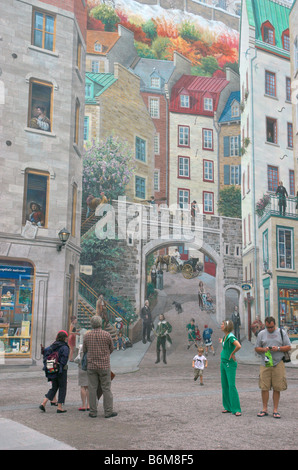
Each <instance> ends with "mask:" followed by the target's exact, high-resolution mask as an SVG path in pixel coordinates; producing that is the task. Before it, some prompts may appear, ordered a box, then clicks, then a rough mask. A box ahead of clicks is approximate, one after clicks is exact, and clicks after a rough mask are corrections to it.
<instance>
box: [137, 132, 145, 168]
mask: <svg viewBox="0 0 298 470" xmlns="http://www.w3.org/2000/svg"><path fill="white" fill-rule="evenodd" d="M136 159H137V160H140V161H141V162H146V141H145V140H144V139H141V138H140V137H136Z"/></svg>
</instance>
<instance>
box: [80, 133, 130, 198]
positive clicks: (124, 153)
mask: <svg viewBox="0 0 298 470" xmlns="http://www.w3.org/2000/svg"><path fill="white" fill-rule="evenodd" d="M134 168H135V165H134V159H133V153H132V151H131V148H130V147H129V145H128V143H127V142H124V141H122V140H121V139H119V138H118V137H113V136H109V137H108V138H107V139H106V140H103V141H100V142H93V143H92V144H90V146H89V148H87V150H86V152H85V155H84V159H83V201H86V198H87V197H88V195H89V194H93V196H95V197H99V195H100V193H101V192H102V191H103V192H104V193H105V195H106V197H107V198H108V199H109V200H111V199H117V198H118V196H121V195H123V194H124V193H125V188H126V186H127V185H128V183H129V181H130V178H131V176H132V174H133V171H134Z"/></svg>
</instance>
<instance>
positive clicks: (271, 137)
mask: <svg viewBox="0 0 298 470" xmlns="http://www.w3.org/2000/svg"><path fill="white" fill-rule="evenodd" d="M266 141H267V142H270V143H273V144H277V120H276V119H273V118H269V117H267V118H266Z"/></svg>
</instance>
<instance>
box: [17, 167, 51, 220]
mask: <svg viewBox="0 0 298 470" xmlns="http://www.w3.org/2000/svg"><path fill="white" fill-rule="evenodd" d="M48 194H49V173H47V172H42V171H36V170H29V169H28V170H26V172H25V182H24V202H23V225H25V224H26V221H29V222H31V223H32V224H33V225H35V226H37V227H45V228H46V227H47V219H48V214H47V211H48Z"/></svg>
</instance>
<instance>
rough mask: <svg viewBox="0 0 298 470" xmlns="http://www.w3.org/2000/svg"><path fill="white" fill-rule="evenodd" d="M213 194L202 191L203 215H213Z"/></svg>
mask: <svg viewBox="0 0 298 470" xmlns="http://www.w3.org/2000/svg"><path fill="white" fill-rule="evenodd" d="M213 201H214V194H213V193H209V192H206V191H204V192H203V211H204V213H205V214H208V213H209V214H213V212H214V204H213Z"/></svg>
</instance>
